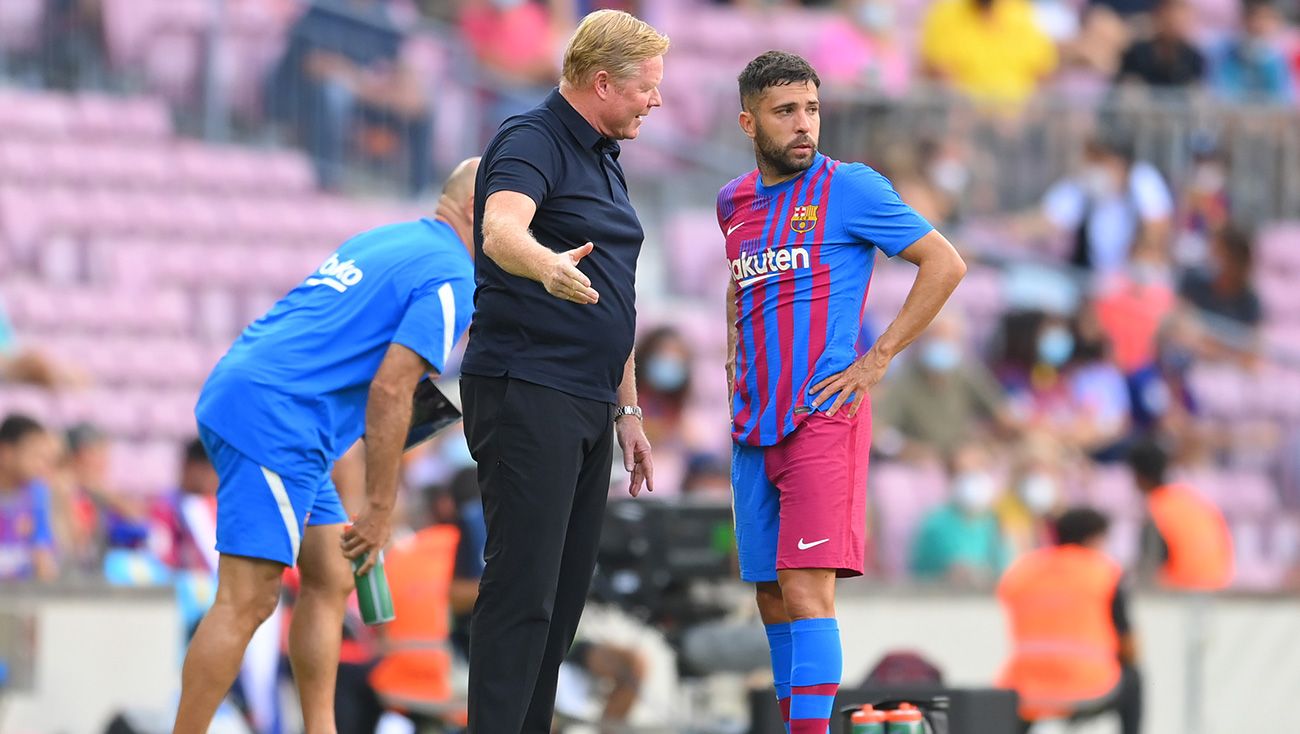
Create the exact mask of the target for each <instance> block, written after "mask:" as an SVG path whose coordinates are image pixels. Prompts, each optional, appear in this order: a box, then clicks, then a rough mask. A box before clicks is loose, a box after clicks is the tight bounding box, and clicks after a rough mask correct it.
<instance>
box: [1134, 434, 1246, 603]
mask: <svg viewBox="0 0 1300 734" xmlns="http://www.w3.org/2000/svg"><path fill="white" fill-rule="evenodd" d="M1129 466H1130V467H1131V468H1132V469H1133V480H1134V481H1135V482H1136V483H1137V487H1138V489H1139V490H1140V491H1141V492H1142V494H1143V496H1144V497H1145V498H1146V504H1147V511H1148V513H1149V514H1150V523H1149V524H1148V526H1147V527H1146V529H1145V531H1144V538H1143V543H1142V546H1143V560H1144V564H1143V565H1144V567H1147V568H1153V569H1155V575H1156V578H1157V579H1158V580H1159V582H1160V583H1161V585H1163V586H1166V587H1168V588H1171V589H1182V590H1186V591H1216V590H1219V589H1223V588H1225V587H1227V586H1228V584H1230V583H1231V582H1232V574H1233V549H1232V535H1231V534H1230V533H1229V532H1228V523H1227V521H1225V520H1224V519H1223V513H1222V512H1221V511H1220V510H1219V508H1218V507H1217V506H1215V505H1214V503H1213V502H1210V501H1209V500H1208V499H1206V498H1205V497H1204V496H1203V495H1201V494H1200V493H1199V492H1197V491H1196V490H1195V489H1194V488H1193V487H1191V486H1190V485H1187V484H1180V483H1171V482H1168V481H1167V480H1166V479H1165V473H1166V471H1167V469H1168V466H1169V457H1168V454H1166V453H1165V450H1164V449H1163V448H1161V446H1160V444H1158V443H1156V442H1155V441H1153V440H1146V441H1142V442H1139V443H1137V444H1135V445H1134V446H1133V448H1132V449H1131V450H1130V452H1129Z"/></svg>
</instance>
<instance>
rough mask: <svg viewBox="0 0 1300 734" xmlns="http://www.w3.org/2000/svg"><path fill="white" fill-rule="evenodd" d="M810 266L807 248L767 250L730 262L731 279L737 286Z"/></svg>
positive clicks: (810, 260)
mask: <svg viewBox="0 0 1300 734" xmlns="http://www.w3.org/2000/svg"><path fill="white" fill-rule="evenodd" d="M811 266H812V255H811V254H810V253H809V252H808V248H807V247H787V248H782V249H780V250H773V249H767V250H763V251H762V252H760V253H756V254H753V255H745V254H742V255H741V256H740V257H738V258H736V259H735V260H732V261H731V277H733V278H735V280H736V284H737V285H742V286H744V285H749V284H750V283H757V282H759V281H760V280H766V279H767V278H770V277H772V276H773V275H780V274H781V273H788V272H790V271H791V270H798V269H800V268H807V267H811Z"/></svg>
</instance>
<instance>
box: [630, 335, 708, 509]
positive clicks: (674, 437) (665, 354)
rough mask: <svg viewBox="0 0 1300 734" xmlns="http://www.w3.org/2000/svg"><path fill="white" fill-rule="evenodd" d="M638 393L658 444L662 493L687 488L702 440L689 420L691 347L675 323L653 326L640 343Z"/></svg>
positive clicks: (658, 483) (648, 429) (647, 425)
mask: <svg viewBox="0 0 1300 734" xmlns="http://www.w3.org/2000/svg"><path fill="white" fill-rule="evenodd" d="M635 354H636V357H635V360H636V390H637V399H638V400H639V401H640V404H641V411H642V414H643V415H644V419H643V423H644V426H645V434H646V438H648V439H650V445H652V446H654V447H655V480H656V481H655V484H656V492H655V496H656V497H667V496H670V495H673V494H676V493H678V492H680V491H681V485H682V480H683V479H684V477H685V475H686V468H687V466H686V465H687V461H688V460H689V457H690V455H691V453H692V447H693V446H694V445H695V444H696V442H695V441H693V440H692V438H691V436H689V435H688V433H689V431H688V430H687V426H686V421H685V417H686V408H687V401H688V400H689V398H690V395H691V364H692V361H693V355H692V353H691V347H690V345H689V344H688V343H687V342H686V339H685V337H683V336H682V334H681V332H679V331H678V330H677V329H675V328H673V327H671V326H661V327H658V328H655V329H652V330H650V331H648V332H646V333H645V335H644V336H642V337H641V339H640V341H639V342H638V343H637V345H636V351H635Z"/></svg>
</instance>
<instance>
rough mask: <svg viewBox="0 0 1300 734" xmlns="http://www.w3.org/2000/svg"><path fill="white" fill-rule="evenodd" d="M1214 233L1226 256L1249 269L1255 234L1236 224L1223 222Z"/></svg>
mask: <svg viewBox="0 0 1300 734" xmlns="http://www.w3.org/2000/svg"><path fill="white" fill-rule="evenodd" d="M1215 234H1216V235H1217V236H1218V239H1219V243H1220V244H1222V245H1223V249H1224V250H1225V251H1226V252H1227V253H1228V257H1229V258H1231V259H1232V260H1234V261H1236V262H1238V263H1240V264H1241V265H1244V266H1246V269H1247V270H1249V268H1250V265H1251V263H1252V261H1253V259H1254V249H1255V248H1254V245H1255V234H1254V233H1253V232H1251V231H1250V230H1249V229H1247V228H1246V227H1243V226H1241V225H1237V224H1225V225H1223V226H1222V227H1220V228H1219V230H1218V232H1216V233H1215Z"/></svg>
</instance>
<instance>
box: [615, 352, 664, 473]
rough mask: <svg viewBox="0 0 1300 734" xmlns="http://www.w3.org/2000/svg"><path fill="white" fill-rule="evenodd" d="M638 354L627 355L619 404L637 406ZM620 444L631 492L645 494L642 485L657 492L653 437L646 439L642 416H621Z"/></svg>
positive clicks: (619, 390)
mask: <svg viewBox="0 0 1300 734" xmlns="http://www.w3.org/2000/svg"><path fill="white" fill-rule="evenodd" d="M635 358H636V353H635V352H633V353H632V354H629V355H628V356H627V363H626V364H624V365H623V381H622V382H620V383H619V385H618V404H619V405H636V404H637V403H636V361H635ZM614 428H615V430H616V433H617V434H618V446H619V448H621V449H622V450H623V468H624V469H627V472H628V473H629V474H631V475H632V479H631V483H630V484H629V485H628V488H627V492H628V494H630V495H632V496H633V497H635V496H637V495H638V494H641V486H642V485H643V484H644V485H645V488H646V489H648V490H650V491H651V492H653V491H655V466H654V460H653V459H652V458H651V456H650V439H648V438H646V435H645V427H644V426H642V425H641V419H640V418H638V417H636V416H633V415H621V416H619V417H618V418H617V419H616V420H615V423H614Z"/></svg>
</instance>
